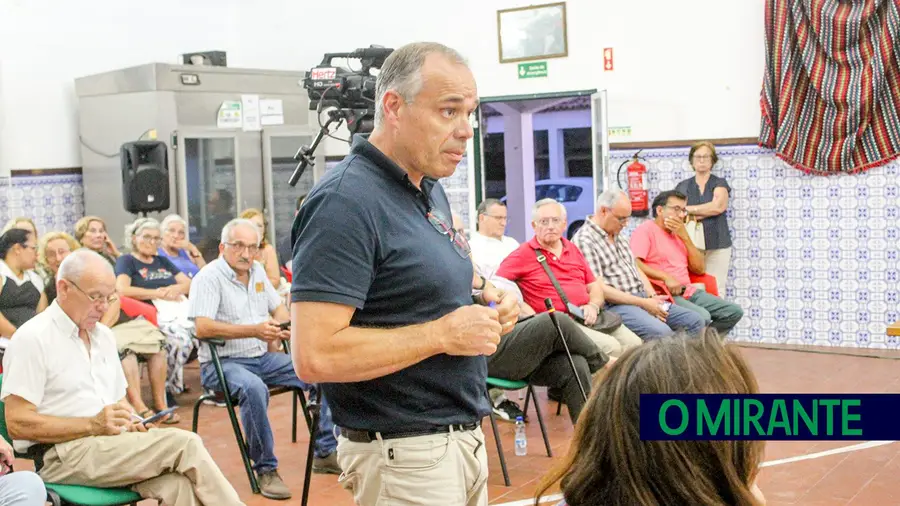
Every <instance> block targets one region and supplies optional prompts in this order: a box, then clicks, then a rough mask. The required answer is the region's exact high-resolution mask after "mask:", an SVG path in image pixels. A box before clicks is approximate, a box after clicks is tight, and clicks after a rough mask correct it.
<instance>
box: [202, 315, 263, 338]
mask: <svg viewBox="0 0 900 506" xmlns="http://www.w3.org/2000/svg"><path fill="white" fill-rule="evenodd" d="M194 327H195V330H196V334H197V339H207V338H217V339H243V338H245V337H258V336H257V334H258V330H257V327H256V325H232V324H230V323H222V322H218V321H215V320H213V319H211V318H196V319H195V320H194Z"/></svg>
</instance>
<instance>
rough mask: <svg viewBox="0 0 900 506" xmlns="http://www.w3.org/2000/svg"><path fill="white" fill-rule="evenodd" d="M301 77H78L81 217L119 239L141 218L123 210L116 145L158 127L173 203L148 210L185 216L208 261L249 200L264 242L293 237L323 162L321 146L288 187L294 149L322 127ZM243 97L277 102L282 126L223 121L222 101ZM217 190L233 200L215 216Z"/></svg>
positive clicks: (210, 70)
mask: <svg viewBox="0 0 900 506" xmlns="http://www.w3.org/2000/svg"><path fill="white" fill-rule="evenodd" d="M304 76H305V72H300V71H283V70H265V69H243V68H228V67H215V66H194V65H172V64H166V63H150V64H145V65H139V66H136V67H129V68H124V69H119V70H113V71H110V72H105V73H101V74H95V75H90V76H86V77H81V78H78V79H76V80H75V90H76V94H77V97H78V110H79V129H80V132H79V134H80V150H81V160H82V174H83V184H84V211H85V214H86V215H97V216H100V217H101V218H103V219H104V220H105V221H106V225H107V230H108V232H109V234H110V237H111V238H112V240H113V241H114V242H115V243H116V244H122V242H123V240H124V239H125V238H124V230H125V226H126V225H127V224H128V223H130V222H132V221H134V219H136V218H137V217H138V215H134V214H131V213H128V212H127V211H126V210H125V207H124V201H123V197H122V169H121V165H120V161H119V148H120V146H121V145H122V144H124V143H126V142H130V141H135V140H139V139H147V137H148V134H150V133H151V132H155V134H156V138H157V139H158V140H160V141H163V142H165V143H166V145H167V151H168V165H169V203H170V205H169V208H168V209H166V210H164V211H161V212H157V213H150V214H149V216H151V217H154V218H156V219H158V220H161V219H162V218H164V217H165V216H166V215H168V214H170V213H178V214H179V215H181V217H182V218H184V219H185V220H186V221H187V222H188V231H189V236H190V239H191V241H192V242H194V243H195V244H198V245H199V244H201V243H204V242H206V243H210V244H212V246H211V247H208V248H207V249H206V251H204V256H205V257H206V260H207V261H210V260H212V259H213V258H214V257H215V256H216V254H217V253H216V251H215V245H217V244H218V239H219V235H220V233H221V225H222V224H224V221H223V220H225V218H226V217H235V216H237V215H238V214H239V213H240V212H241V211H243V210H244V209H247V208H251V207H253V208H259V209H263V210H264V212H265V214H266V218H267V221H268V223H269V226H268V228H267V239H268V240H269V241H270V242H271V243H272V244H277V241H278V240H279V239H280V238H282V237H285V236H286V235H289V234H290V228H291V223H292V220H293V214H294V208H295V202H296V198H297V197H298V196H299V195H301V194H303V193H306V192H307V191H309V189H310V188H311V187H312V185H313V183H314V182H315V181H317V180H318V178H319V177H320V176H321V172H322V171H324V167H325V162H324V153H317V157H316V164H315V166H314V167H311V168H309V170H307V171H306V172H305V173H304V174H303V177H302V178H301V179H300V181H299V182H298V184H297V186H296V187H290V186H288V184H287V181H288V179H289V177H290V175H291V173H292V172H293V171H294V168H295V166H296V162H294V160H293V156H294V154H295V153H296V151H297V149H298V148H299V147H300V146H301V145H303V144H307V145H308V144H310V143H311V142H312V139H313V137H314V136H315V134H316V132H317V131H318V128H319V127H318V124H317V123H316V119H315V115H314V113H312V112H311V111H309V99H308V96H307V92H306V90H305V89H304V88H303V86H302V80H303V78H304ZM245 95H250V96H255V97H258V99H259V100H260V102H261V103H265V104H266V105H273V104H274V105H276V106H277V105H278V104H279V103H280V106H281V109H282V111H283V115H282V121H281V124H273V123H279V121H278V116H277V115H269V116H264V117H262V119H263V120H264V121H263V123H269V124H262V125H261V126H260V127H259V129H258V130H255V129H251V130H246V129H245V128H244V126H246V125H244V124H243V123H241V124H237V123H230V124H229V123H228V121H223V122H221V123H220V122H219V121H218V120H219V111H220V108H223V106H225V107H227V106H228V105H229V104H233V103H234V101H236V102H238V103H240V102H241V100H242V96H245ZM270 110H271V109H270ZM275 110H277V107H275ZM242 112H243V113H244V115H243V117H242V119H243V120H246V119H247V117H248V116H247V115H246V112H245V111H242ZM251 125H252V124H251ZM250 128H253V127H252V126H251V127H250ZM220 196H224V197H226V198H225V200H228V199H227V197H228V196H230V197H231V200H232V202H231V205H230V206H229V207H228V209H220V210H219V211H218V212H219V213H220V214H221V213H224V216H218V217H217V216H216V213H217V211H216V209H215V207H216V205H217V204H215V201H217V200H219V197H220ZM216 228H218V229H217V230H216Z"/></svg>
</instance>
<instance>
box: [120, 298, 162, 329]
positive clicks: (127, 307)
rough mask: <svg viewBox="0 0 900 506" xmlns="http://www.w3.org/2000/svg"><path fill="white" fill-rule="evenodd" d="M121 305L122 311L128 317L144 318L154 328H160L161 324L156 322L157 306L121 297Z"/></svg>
mask: <svg viewBox="0 0 900 506" xmlns="http://www.w3.org/2000/svg"><path fill="white" fill-rule="evenodd" d="M119 304H121V307H122V311H125V314H127V315H128V316H130V317H132V318H137V317H138V316H143V317H144V318H145V319H146V320H147V321H148V322H150V323H152V324H153V326H154V327H159V323H157V321H156V306H154V305H153V304H150V303H147V302H141V301H139V300H137V299H132V298H131V297H120V298H119Z"/></svg>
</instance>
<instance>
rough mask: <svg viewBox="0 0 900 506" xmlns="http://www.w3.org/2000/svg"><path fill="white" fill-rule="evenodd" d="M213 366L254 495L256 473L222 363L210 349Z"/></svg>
mask: <svg viewBox="0 0 900 506" xmlns="http://www.w3.org/2000/svg"><path fill="white" fill-rule="evenodd" d="M210 351H211V355H212V359H213V365H214V366H215V368H216V376H217V377H218V378H219V385H221V386H222V391H223V392H224V393H225V408H226V409H227V410H228V417H229V418H230V419H231V428H232V429H233V430H234V438H235V439H236V440H237V444H238V449H239V450H240V452H241V460H243V461H244V469H245V470H246V471H247V477H248V478H249V479H250V488H251V490H253V493H254V494H258V493H259V482H258V481H257V480H256V473H254V472H253V466H251V465H250V452H249V450H248V449H247V443H246V441H244V433H243V432H242V431H241V425H240V423H238V419H237V413H235V411H234V404H233V403H232V402H231V401H232V398H231V390H230V389H229V388H228V383H226V382H225V371H224V370H223V369H222V362H221V361H220V360H219V354H218V353H217V352H216V351H215V350H214V349H213V348H212V347H210Z"/></svg>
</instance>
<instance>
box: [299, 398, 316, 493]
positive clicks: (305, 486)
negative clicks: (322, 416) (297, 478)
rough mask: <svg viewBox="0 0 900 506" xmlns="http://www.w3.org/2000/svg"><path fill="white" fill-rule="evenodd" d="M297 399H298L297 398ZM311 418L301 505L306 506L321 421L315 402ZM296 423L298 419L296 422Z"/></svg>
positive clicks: (311, 410) (312, 406)
mask: <svg viewBox="0 0 900 506" xmlns="http://www.w3.org/2000/svg"><path fill="white" fill-rule="evenodd" d="M295 399H296V397H295ZM307 411H308V412H309V418H310V426H309V445H308V447H307V449H306V470H305V477H304V479H303V498H302V499H301V505H302V506H306V505H307V503H308V502H309V487H310V485H311V482H312V467H313V458H314V457H315V455H314V453H313V449H314V448H315V445H316V431H317V427H318V421H319V405H318V404H316V403H313V402H310V403H309V404H308V409H307ZM294 423H296V419H295V422H294Z"/></svg>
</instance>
